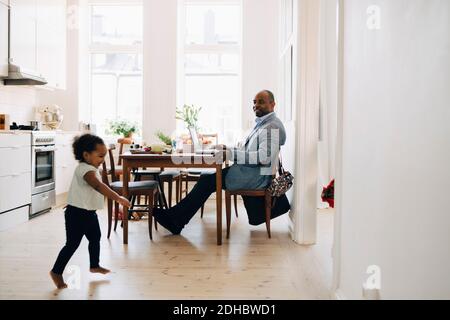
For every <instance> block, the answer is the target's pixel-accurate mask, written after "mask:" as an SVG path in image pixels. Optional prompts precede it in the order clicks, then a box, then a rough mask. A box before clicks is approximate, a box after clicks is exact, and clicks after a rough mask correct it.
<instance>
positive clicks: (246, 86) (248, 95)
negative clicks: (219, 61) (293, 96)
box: [242, 0, 281, 131]
mask: <svg viewBox="0 0 450 320" xmlns="http://www.w3.org/2000/svg"><path fill="white" fill-rule="evenodd" d="M278 11H279V3H278V1H277V0H243V1H242V16H243V19H242V44H243V45H242V128H243V129H244V131H245V130H248V129H251V128H252V127H254V125H255V122H254V120H255V114H254V112H253V102H252V101H253V99H254V98H255V95H256V94H257V93H259V92H260V91H261V90H265V89H267V90H271V91H273V92H274V94H275V96H278V95H279V94H278V72H279V66H278V56H279V45H278V18H279V17H278ZM280 107H281V106H280ZM275 111H276V110H275Z"/></svg>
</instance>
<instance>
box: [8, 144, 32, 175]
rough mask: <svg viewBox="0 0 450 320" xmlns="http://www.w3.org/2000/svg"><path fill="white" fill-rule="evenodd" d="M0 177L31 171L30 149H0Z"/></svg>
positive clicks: (26, 147)
mask: <svg viewBox="0 0 450 320" xmlns="http://www.w3.org/2000/svg"><path fill="white" fill-rule="evenodd" d="M0 159H2V165H1V166H0V177H3V176H7V175H14V174H18V173H23V172H29V171H31V147H30V146H25V147H10V148H0Z"/></svg>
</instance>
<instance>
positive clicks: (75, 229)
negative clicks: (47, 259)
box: [52, 206, 101, 275]
mask: <svg viewBox="0 0 450 320" xmlns="http://www.w3.org/2000/svg"><path fill="white" fill-rule="evenodd" d="M65 219H66V245H65V246H64V248H62V249H61V252H60V253H59V255H58V258H57V259H56V262H55V265H54V267H53V269H52V271H53V272H54V273H56V274H59V275H62V274H63V272H64V269H65V268H66V265H67V263H68V262H69V260H70V258H71V257H72V255H73V254H74V253H75V251H76V250H77V249H78V246H79V245H80V242H81V239H83V236H86V238H87V239H88V240H89V258H90V263H91V268H98V267H99V260H100V237H101V231H100V225H99V223H98V218H97V213H96V212H95V211H88V210H84V209H80V208H76V207H72V206H67V208H66V211H65Z"/></svg>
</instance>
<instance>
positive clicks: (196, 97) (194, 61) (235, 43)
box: [177, 1, 241, 143]
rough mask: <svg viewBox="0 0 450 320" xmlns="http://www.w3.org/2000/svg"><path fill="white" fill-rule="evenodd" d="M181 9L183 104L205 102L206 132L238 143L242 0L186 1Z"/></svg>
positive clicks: (202, 123) (203, 122)
mask: <svg viewBox="0 0 450 320" xmlns="http://www.w3.org/2000/svg"><path fill="white" fill-rule="evenodd" d="M180 12H181V15H180V19H179V20H180V27H181V30H180V34H181V35H183V37H181V38H180V50H181V55H180V58H179V59H180V68H179V69H180V74H179V77H180V78H181V79H180V80H181V81H179V90H178V91H179V94H180V95H179V103H178V105H179V106H182V105H184V104H189V105H192V104H193V105H195V106H197V107H201V108H202V111H201V113H200V119H199V122H200V123H199V125H200V128H201V132H202V133H218V134H219V140H220V142H221V143H234V142H235V134H236V132H238V131H239V130H240V128H241V121H240V119H241V71H240V70H241V5H240V1H221V2H220V3H217V2H210V3H208V2H205V1H202V2H197V1H184V2H183V7H182V8H181V10H180ZM177 126H178V128H179V129H186V128H184V124H183V123H181V122H179V123H178V125H177Z"/></svg>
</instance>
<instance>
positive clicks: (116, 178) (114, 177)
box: [108, 144, 119, 182]
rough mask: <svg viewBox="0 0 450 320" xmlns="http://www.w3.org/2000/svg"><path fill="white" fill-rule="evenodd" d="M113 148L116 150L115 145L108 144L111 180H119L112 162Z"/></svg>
mask: <svg viewBox="0 0 450 320" xmlns="http://www.w3.org/2000/svg"><path fill="white" fill-rule="evenodd" d="M114 150H116V145H115V144H110V145H109V148H108V155H109V165H110V172H111V181H112V182H116V181H119V177H118V176H117V175H116V165H115V164H114Z"/></svg>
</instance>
